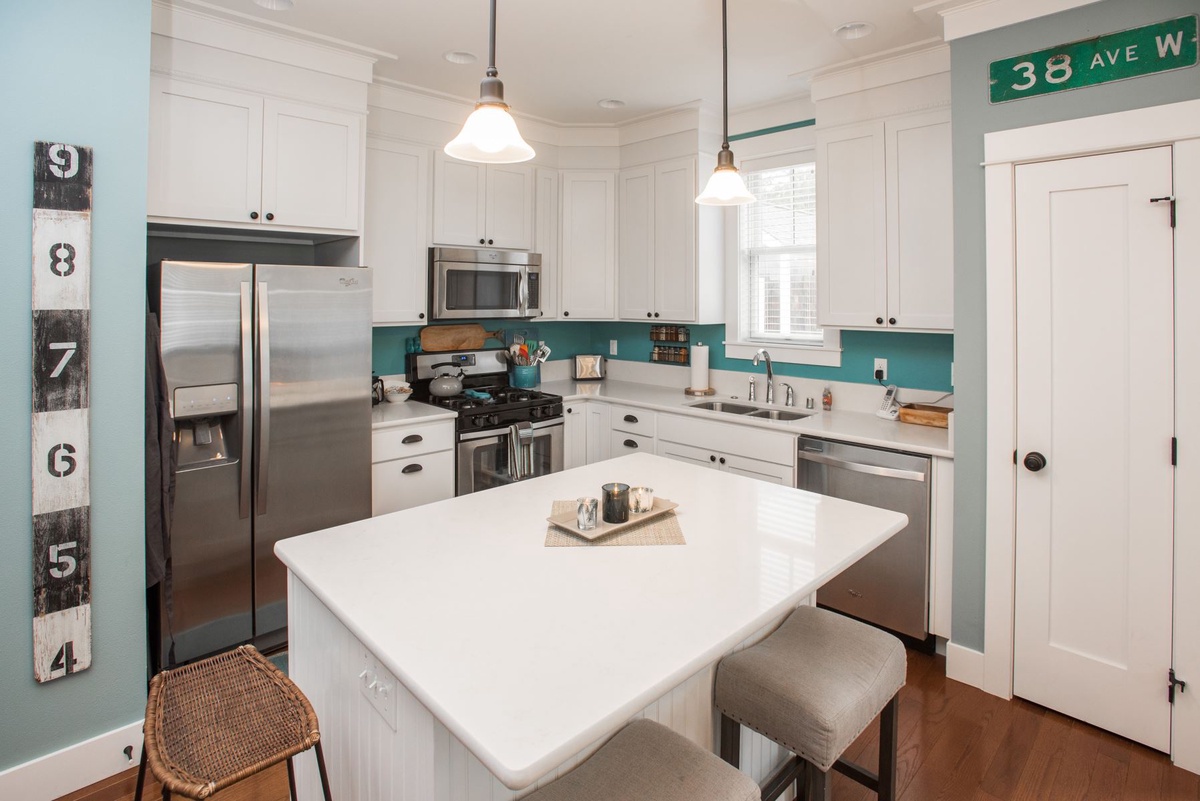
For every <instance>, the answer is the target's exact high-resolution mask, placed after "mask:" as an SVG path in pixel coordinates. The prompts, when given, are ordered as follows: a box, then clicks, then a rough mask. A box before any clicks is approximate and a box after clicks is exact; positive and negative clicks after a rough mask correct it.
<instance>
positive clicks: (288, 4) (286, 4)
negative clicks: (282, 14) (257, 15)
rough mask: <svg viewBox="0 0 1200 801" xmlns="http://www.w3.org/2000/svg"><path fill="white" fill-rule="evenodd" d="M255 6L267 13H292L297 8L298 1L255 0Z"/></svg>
mask: <svg viewBox="0 0 1200 801" xmlns="http://www.w3.org/2000/svg"><path fill="white" fill-rule="evenodd" d="M254 5H256V6H262V7H263V8H265V9H266V10H267V11H291V10H292V9H293V8H295V7H296V0H254Z"/></svg>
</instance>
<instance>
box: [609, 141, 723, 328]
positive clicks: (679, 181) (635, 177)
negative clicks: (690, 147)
mask: <svg viewBox="0 0 1200 801" xmlns="http://www.w3.org/2000/svg"><path fill="white" fill-rule="evenodd" d="M696 193H697V189H696V159H695V158H680V159H672V160H670V161H664V162H659V163H657V164H654V165H648V166H644V167H637V168H633V169H628V170H622V171H621V174H620V197H619V202H618V209H619V212H620V217H619V220H620V258H619V261H618V264H619V270H620V281H619V284H620V290H619V304H618V311H619V316H620V317H621V319H623V320H643V321H644V320H646V319H652V320H666V321H670V322H684V323H696V322H701V323H704V322H721V321H723V319H724V318H723V316H722V315H723V304H722V300H723V297H722V295H723V292H724V283H723V281H722V270H721V257H722V255H723V252H722V247H721V243H722V242H723V241H724V237H723V231H724V228H723V224H722V220H721V216H720V210H719V209H714V208H711V207H706V206H698V205H696V202H695V199H696ZM698 234H699V236H698ZM701 239H703V242H701Z"/></svg>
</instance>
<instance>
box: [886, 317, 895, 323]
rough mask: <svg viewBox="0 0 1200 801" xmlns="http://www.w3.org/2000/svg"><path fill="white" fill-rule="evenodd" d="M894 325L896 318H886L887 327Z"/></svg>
mask: <svg viewBox="0 0 1200 801" xmlns="http://www.w3.org/2000/svg"><path fill="white" fill-rule="evenodd" d="M895 324H896V318H895V317H889V318H888V325H895Z"/></svg>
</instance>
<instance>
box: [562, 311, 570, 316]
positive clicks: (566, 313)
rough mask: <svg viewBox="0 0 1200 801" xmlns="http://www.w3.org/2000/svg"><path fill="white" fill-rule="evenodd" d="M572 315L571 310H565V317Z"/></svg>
mask: <svg viewBox="0 0 1200 801" xmlns="http://www.w3.org/2000/svg"><path fill="white" fill-rule="evenodd" d="M570 316H571V313H570V312H569V311H565V312H563V317H570Z"/></svg>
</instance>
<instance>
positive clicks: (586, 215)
mask: <svg viewBox="0 0 1200 801" xmlns="http://www.w3.org/2000/svg"><path fill="white" fill-rule="evenodd" d="M616 187H617V176H616V173H615V172H612V171H608V170H588V171H574V170H567V171H564V172H563V173H562V183H561V189H562V227H561V229H560V230H561V237H562V238H561V240H560V254H561V256H560V262H559V275H560V279H561V283H562V290H561V293H560V297H561V303H560V310H561V315H562V317H563V318H565V319H569V320H611V319H613V312H614V311H615V298H614V295H615V293H614V289H613V288H614V285H615V284H616V281H615V278H616V266H617V265H616V258H617V219H616V217H617V198H616Z"/></svg>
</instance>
